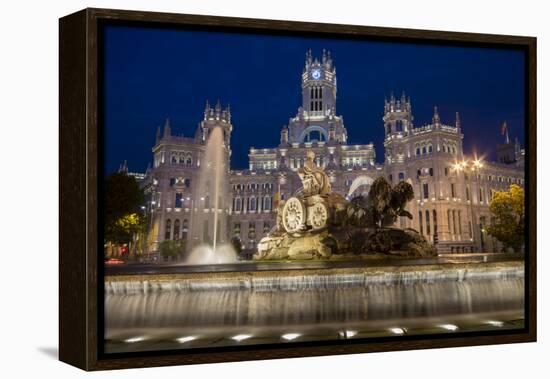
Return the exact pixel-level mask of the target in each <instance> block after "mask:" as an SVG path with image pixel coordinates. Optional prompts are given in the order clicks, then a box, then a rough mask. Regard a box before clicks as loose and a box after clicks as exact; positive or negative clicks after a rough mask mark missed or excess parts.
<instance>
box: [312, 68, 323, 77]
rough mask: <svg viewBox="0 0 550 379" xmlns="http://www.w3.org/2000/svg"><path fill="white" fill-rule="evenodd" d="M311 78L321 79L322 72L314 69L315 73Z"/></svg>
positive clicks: (313, 72)
mask: <svg viewBox="0 0 550 379" xmlns="http://www.w3.org/2000/svg"><path fill="white" fill-rule="evenodd" d="M311 77H312V78H313V79H319V78H320V77H321V70H319V69H318V68H316V69H314V70H313V71H311Z"/></svg>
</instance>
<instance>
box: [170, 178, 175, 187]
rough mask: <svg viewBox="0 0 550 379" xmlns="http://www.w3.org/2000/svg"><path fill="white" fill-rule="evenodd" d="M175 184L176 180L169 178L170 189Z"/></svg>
mask: <svg viewBox="0 0 550 379" xmlns="http://www.w3.org/2000/svg"><path fill="white" fill-rule="evenodd" d="M175 184H176V178H170V187H173V186H174V185H175Z"/></svg>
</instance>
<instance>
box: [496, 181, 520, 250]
mask: <svg viewBox="0 0 550 379" xmlns="http://www.w3.org/2000/svg"><path fill="white" fill-rule="evenodd" d="M489 210H490V211H491V213H492V214H493V216H494V218H493V222H492V223H491V225H490V226H489V227H488V228H487V232H488V233H489V234H490V235H492V236H493V237H495V238H496V239H497V240H499V241H500V242H502V244H503V245H504V246H505V247H507V248H508V247H511V248H513V249H514V250H516V251H517V250H519V249H520V248H521V246H522V245H523V244H524V232H525V192H524V191H523V188H521V187H520V186H518V185H515V184H512V185H511V186H510V189H509V190H508V191H495V192H494V193H493V198H492V200H491V204H489Z"/></svg>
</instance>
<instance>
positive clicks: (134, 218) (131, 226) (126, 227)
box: [105, 213, 143, 245]
mask: <svg viewBox="0 0 550 379" xmlns="http://www.w3.org/2000/svg"><path fill="white" fill-rule="evenodd" d="M142 228H143V218H142V217H139V216H138V215H137V214H136V213H131V214H127V215H124V216H122V217H120V218H119V219H117V220H115V221H114V223H112V224H111V225H109V226H108V227H107V228H106V230H105V235H106V238H107V237H108V238H107V240H108V241H111V242H112V243H114V244H118V245H122V244H124V243H128V242H130V241H131V240H132V237H133V236H134V235H135V234H136V233H138V232H139V231H140V230H142Z"/></svg>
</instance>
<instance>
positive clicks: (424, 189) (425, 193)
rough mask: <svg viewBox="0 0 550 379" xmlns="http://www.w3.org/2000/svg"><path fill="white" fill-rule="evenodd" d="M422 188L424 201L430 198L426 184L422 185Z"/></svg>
mask: <svg viewBox="0 0 550 379" xmlns="http://www.w3.org/2000/svg"><path fill="white" fill-rule="evenodd" d="M422 188H423V192H424V199H428V198H429V197H430V190H429V186H428V183H424V184H423V185H422Z"/></svg>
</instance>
